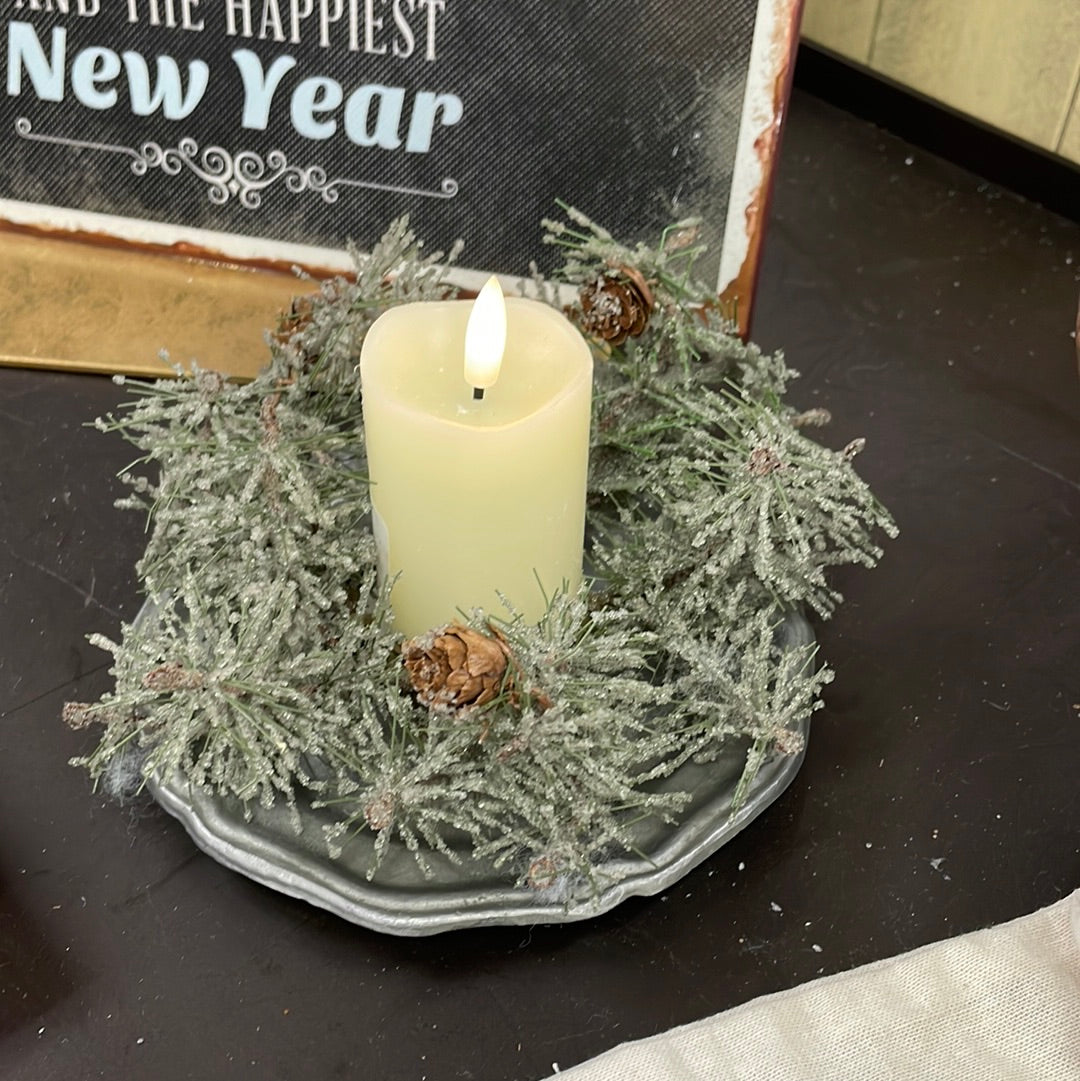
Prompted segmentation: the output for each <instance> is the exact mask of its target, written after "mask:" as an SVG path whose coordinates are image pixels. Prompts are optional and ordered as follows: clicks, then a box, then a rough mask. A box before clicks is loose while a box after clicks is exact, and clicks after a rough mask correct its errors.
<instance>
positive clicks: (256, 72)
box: [0, 0, 797, 288]
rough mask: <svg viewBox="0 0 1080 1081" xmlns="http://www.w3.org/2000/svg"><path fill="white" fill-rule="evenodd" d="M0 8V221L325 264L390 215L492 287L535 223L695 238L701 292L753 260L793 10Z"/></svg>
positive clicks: (454, 5)
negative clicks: (669, 228)
mask: <svg viewBox="0 0 1080 1081" xmlns="http://www.w3.org/2000/svg"><path fill="white" fill-rule="evenodd" d="M3 3H4V5H5V6H4V12H5V18H4V24H3V33H4V47H3V53H2V55H3V56H4V58H5V59H4V63H5V71H4V75H3V79H4V86H5V93H4V95H3V97H2V102H0V131H3V132H4V135H3V146H4V154H3V155H2V157H0V219H3V220H7V221H9V222H17V223H22V224H30V225H45V226H49V225H57V224H59V225H61V226H63V227H66V228H78V229H80V230H82V231H84V232H91V233H106V234H112V235H116V236H120V237H126V238H129V239H137V240H144V241H152V242H157V243H163V244H168V243H172V242H174V241H176V240H177V239H188V240H190V241H192V242H194V243H197V244H200V245H201V246H202V247H203V248H205V249H209V250H213V251H219V252H222V253H225V254H227V255H231V256H238V257H252V258H254V257H259V256H262V257H274V256H275V253H276V254H277V255H278V256H280V258H281V259H282V260H298V261H300V262H302V263H309V264H314V265H340V264H341V259H342V256H341V250H342V249H343V247H344V246H345V243H346V241H348V240H352V241H355V242H356V243H357V244H359V245H360V246H361V247H364V246H365V245H367V244H370V243H371V242H372V241H373V240H374V239H375V238H376V237H377V236H378V235H379V234H380V233H381V232H382V231H383V229H384V228H385V226H386V224H387V223H388V222H389V221H390V220H391V219H392V218H394V217H396V216H398V215H400V214H401V213H403V212H405V211H407V212H408V213H409V214H410V216H411V220H412V222H413V224H414V225H415V228H416V230H417V232H418V233H419V235H421V236H423V237H425V238H426V239H427V241H428V242H429V244H430V245H433V246H434V245H438V246H440V247H444V246H447V245H449V244H450V243H451V242H452V241H453V240H454V239H456V238H459V237H460V238H462V239H463V240H464V241H465V252H464V257H463V263H464V265H466V266H468V267H473V268H477V269H482V270H484V271H492V270H494V271H499V272H505V273H507V274H512V275H513V274H524V273H526V272H527V266H528V261H529V259H530V258H535V257H536V256H537V255H539V254H542V250H541V249H540V247H539V244H538V241H539V236H540V230H539V221H540V219H541V218H542V217H544V216H548V215H551V214H552V213H553V212H554V210H555V207H554V201H555V200H556V199H557V198H558V199H563V200H566V201H567V202H569V203H571V204H573V205H576V206H578V207H580V208H581V209H582V210H584V211H585V212H586V213H588V214H589V215H590V216H591V217H593V218H594V219H596V220H598V221H600V222H602V223H603V224H605V225H606V226H607V227H608V228H609V229H611V230H612V232H614V233H615V234H616V235H620V236H623V237H626V238H629V239H634V238H638V237H644V236H647V235H653V234H654V233H655V231H656V230H657V229H658V228H659V227H661V226H663V225H665V224H667V223H669V222H670V221H672V220H674V219H675V218H679V217H682V216H686V215H691V214H696V215H700V216H701V217H702V219H703V220H704V230H705V237H704V238H705V239H706V240H708V241H710V242H711V243H712V244H713V246H714V248H715V250H716V252H717V257H716V264H715V266H714V267H713V268H712V269H713V270H714V271H715V273H716V274H717V277H718V285H719V287H721V288H723V287H724V286H726V285H728V284H729V283H730V282H731V281H733V280H735V279H737V278H738V277H739V275H740V272H742V274H743V277H744V278H745V277H746V264H747V259H748V255H749V256H750V257H752V254H753V248H754V233H755V229H756V227H757V223H758V221H759V218H760V213H761V204H762V201H763V200H762V193H763V191H764V189H765V184H766V182H767V174H768V161H767V160H764V161H763V158H764V159H767V157H768V155H769V153H770V152H771V149H772V146H773V143H774V136H775V129H776V124H777V122H778V121H777V118H778V114H779V103H780V101H781V99H782V91H783V88H784V86H783V76H784V73H785V71H786V67H787V62H788V53H789V51H790V46H791V41H792V35H793V33H794V22H795V19H796V15H795V8H796V7H797V2H796V0H763V3H762V4H761V6H760V10H759V5H758V4H757V3H756V2H755V0H725V2H721V0H679V2H678V3H672V2H671V0H621V2H619V3H613V2H611V0H562V2H557V0H516V2H511V0H3ZM722 248H723V249H724V250H723V258H722V260H721V256H720V253H721V249H722ZM751 261H752V258H751ZM721 262H722V264H723V265H721ZM744 285H745V283H744Z"/></svg>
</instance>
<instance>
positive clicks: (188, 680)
mask: <svg viewBox="0 0 1080 1081" xmlns="http://www.w3.org/2000/svg"><path fill="white" fill-rule="evenodd" d="M142 685H143V686H144V687H145V688H146V689H147V690H148V691H157V692H159V693H168V692H170V691H197V690H198V689H199V688H200V687H203V686H205V685H206V677H205V676H204V675H203V674H202V672H196V671H195V670H194V669H191V668H185V667H184V666H183V665H182V664H177V663H176V662H175V661H169V662H168V663H167V664H160V665H158V667H157V668H152V669H151V670H150V671H149V672H147V673H146V675H145V676H143V678H142Z"/></svg>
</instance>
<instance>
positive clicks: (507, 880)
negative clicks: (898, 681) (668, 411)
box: [147, 615, 814, 936]
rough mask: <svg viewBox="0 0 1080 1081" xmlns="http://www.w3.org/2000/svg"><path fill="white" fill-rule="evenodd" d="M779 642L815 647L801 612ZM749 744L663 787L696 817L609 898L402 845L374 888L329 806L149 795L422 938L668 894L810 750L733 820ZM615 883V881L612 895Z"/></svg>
mask: <svg viewBox="0 0 1080 1081" xmlns="http://www.w3.org/2000/svg"><path fill="white" fill-rule="evenodd" d="M779 637H780V642H781V644H782V645H784V646H785V647H788V648H796V647H799V646H803V645H808V644H810V643H812V642H813V641H814V633H813V631H812V629H811V628H810V625H809V624H808V623H807V622H806V620H805V619H804V618H803V617H802V616H801V615H792V616H790V617H789V618H788V620H787V621H786V622H785V623H784V624H783V626H782V627H781V628H780V636H779ZM801 733H802V735H803V737H804V739H805V738H806V737H807V736H808V734H809V721H808V720H807V721H804V722H803V725H802V728H801ZM746 748H747V744H746V742H745V741H738V742H733V744H732V747H731V749H730V750H728V751H725V752H724V753H723V754H722V755H721V756H720V758H718V759H717V760H716V761H713V762H709V763H707V764H700V763H693V762H691V763H687V764H686V765H685V766H683V767H682V768H681V769H679V770H678V771H677V772H676V773H675V774H673V775H672V776H671V777H669V778H667V779H666V780H665V781H664V782H663V783H662V785H661V786H660V787H662V788H663V789H665V790H668V791H682V792H689V793H691V794H692V800H691V802H690V804H689V805H688V807H687V809H686V811H685V812H684V813H683V815H682V817H681V818H680V819H679V821H678V822H677V823H675V824H673V825H672V824H667V823H663V822H658V821H655V820H648V821H643V822H641V823H639V824H638V825H637V826H636V827H635V840H636V847H637V849H638V852H639V853H640V855H625V856H619V857H617V858H613V859H611V860H609V861H608V862H605V863H602V864H600V865H599V866H598V867H597V868H596V872H597V878H598V881H599V882H600V883H601V888H600V890H599V892H594V890H593V887H592V886H590V885H588V884H585V883H581V884H579V885H575V884H573V883H570V884H568V883H566V882H562V883H556V885H555V886H553V887H552V888H550V889H547V890H536V889H532V888H529V887H527V886H515V885H514V878H515V877H516V876H515V875H514V874H512V873H508V872H507V871H505V870H504V871H501V872H500V871H497V870H495V869H494V868H493V867H491V866H490V865H486V864H483V863H480V862H478V861H476V860H473V859H472V858H470V857H469V856H467V855H464V854H463V857H462V862H461V863H460V864H455V863H453V862H451V861H450V860H449V859H447V858H446V857H444V856H440V855H439V854H438V853H431V854H430V855H429V856H428V862H429V864H430V865H431V867H432V868H433V870H434V874H433V876H432V877H427V878H426V877H424V875H423V874H422V873H421V871H420V869H419V867H418V866H417V864H416V861H415V860H414V858H413V856H412V854H411V853H410V852H408V851H407V850H406V849H405V846H404V845H402V844H400V843H397V844H392V845H391V847H390V851H389V852H388V853H387V855H386V856H385V858H384V860H383V863H382V866H381V867H380V868H379V871H378V873H377V875H376V876H375V878H374V879H373V880H372V881H368V879H367V877H366V869H367V867H368V866H369V864H370V859H371V855H372V850H373V846H374V843H375V838H374V836H373V835H372V834H370V833H369V832H367V831H365V832H364V833H362V834H360V835H358V836H357V837H355V838H353V839H352V840H351V841H350V842H349V843H348V844H347V845H346V847H345V850H344V851H343V853H342V854H341V856H340V857H339V858H337V859H331V858H330V857H329V856H328V854H327V851H326V845H325V842H324V839H323V838H324V833H323V826H324V825H329V824H330V823H331V822H332V821H333V819H332V817H331V815H330V813H329V812H327V811H325V810H320V809H317V808H314V807H312V806H310V804H307V803H304V802H303V801H301V800H298V801H297V808H298V811H299V816H300V827H301V828H300V831H299V832H297V830H296V829H295V821H296V818H295V814H294V812H290V811H289V809H288V808H286V807H284V806H278V805H275V806H273V807H271V808H269V809H267V808H263V807H254V808H248V810H249V813H250V818H248V819H245V817H244V808H243V806H242V805H241V804H240V803H239V801H237V800H235V799H232V798H226V797H221V796H217V795H215V794H214V793H212V792H210V791H208V790H206V789H202V788H197V787H195V786H193V785H191V784H190V783H189V782H188V781H187V780H186V779H185V778H183V777H179V776H173V777H170V778H167V779H165V778H161V777H151V778H149V780H148V782H147V787H148V788H149V790H150V792H151V794H152V795H153V797H154V799H155V800H156V801H157V802H158V803H159V804H160V805H161V806H162V807H163V808H164V809H165V810H166V811H168V812H169V813H170V814H172V815H175V816H176V817H177V818H178V819H179V820H180V821H181V822H182V823H183V824H184V827H185V828H186V829H187V831H188V833H189V834H190V835H191V837H192V839H193V840H194V842H195V844H196V845H198V846H199V848H201V849H202V850H203V851H204V852H206V853H208V854H209V855H210V856H212V857H213V858H214V859H215V860H217V861H218V862H219V863H221V864H223V865H224V866H226V867H229V868H231V869H232V870H234V871H239V872H240V873H241V874H243V875H247V877H248V878H252V879H254V880H255V881H256V882H261V883H262V884H263V885H265V886H269V887H270V888H271V889H275V890H278V891H279V892H281V893H285V894H288V895H289V896H291V897H299V898H302V899H303V900H305V901H308V902H310V903H311V904H313V905H317V906H319V907H320V908H325V909H328V910H329V911H330V912H333V913H335V914H336V915H338V916H341V917H342V918H343V919H346V920H349V921H351V922H352V923H357V924H360V925H361V926H363V927H368V928H371V929H372V930H376V931H383V932H386V933H389V934H394V935H408V936H418V935H432V934H437V933H439V932H441V931H451V930H455V929H458V928H465V927H487V926H493V925H496V924H536V923H569V922H572V921H575V920H583V919H589V918H590V917H593V916H598V915H600V914H601V913H603V912H607V911H609V910H610V909H612V908H614V907H615V906H616V905H617V904H619V903H620V902H621V901H624V900H626V899H627V898H628V897H634V896H649V895H652V894H655V893H659V892H660V891H661V890H663V889H666V888H667V887H668V886H670V885H671V884H672V883H674V882H677V881H678V880H679V879H680V878H682V877H683V875H685V874H686V873H687V872H688V871H690V870H692V869H693V868H694V867H696V866H697V865H698V864H699V863H701V862H702V861H703V860H705V859H706V858H708V857H709V856H710V855H712V854H713V853H714V852H715V851H716V850H717V849H718V848H719V847H720V846H721V845H723V844H725V843H726V842H727V841H729V840H730V839H731V838H732V837H734V836H735V835H736V834H737V833H739V832H740V831H741V830H742V829H744V828H745V827H746V826H747V825H749V824H750V823H751V822H752V821H753V820H754V819H755V818H757V816H758V815H759V814H761V813H762V811H764V810H765V808H766V807H768V806H769V804H771V803H772V802H773V801H774V800H775V799H776V798H777V797H778V796H779V795H780V794H781V793H782V792H783V791H784V789H785V788H787V786H788V785H789V784H790V783H791V780H792V778H793V777H794V776H795V774H796V773H797V772H798V770H799V767H800V766H801V765H802V760H803V754H798V755H779V754H778V755H773V756H770V757H769V758H767V759H766V761H765V762H764V763H763V765H762V767H761V769H760V771H759V772H758V775H757V777H756V778H755V779H754V782H753V784H752V786H751V788H750V792H749V794H748V796H747V799H746V801H745V802H744V803H743V805H742V807H741V808H740V809H739V810H738V811H737V812H736V813H735V814H732V813H731V799H732V795H733V794H734V791H735V786H736V784H737V783H738V780H739V776H740V774H741V772H742V768H743V763H744V761H745V754H746ZM804 753H805V752H804ZM463 852H464V850H463ZM605 879H607V880H610V881H611V883H612V884H611V885H610V886H608V887H606V888H605V887H603V882H604V880H605Z"/></svg>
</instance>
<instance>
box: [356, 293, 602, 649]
mask: <svg viewBox="0 0 1080 1081" xmlns="http://www.w3.org/2000/svg"><path fill="white" fill-rule="evenodd" d="M470 316H473V318H472V319H470ZM467 330H468V333H467V332H466V331H467ZM503 334H505V351H504V349H503V345H502V335H503ZM360 379H361V386H362V388H363V410H364V427H365V441H366V444H367V457H368V473H369V476H370V477H371V482H372V488H371V501H372V517H373V532H374V535H375V539H376V543H377V545H378V549H379V558H380V564H381V568H382V570H383V573H384V574H386V575H389V576H391V577H392V578H394V585H393V588H392V591H391V595H390V599H391V603H392V605H393V608H394V625H395V626H396V628H397V629H398V630H400V631H401V632H402V633H404V634H406V635H410V636H411V635H417V634H422V633H423V632H424V631H426V630H429V629H431V628H433V627H438V626H441V625H443V624H445V623H449V622H451V621H453V620H455V619H459V618H460V613H461V612H468V611H469V610H470V609H472V608H475V607H481V608H483V609H485V610H486V611H488V612H491V613H493V614H496V615H499V614H501V613H503V612H505V609H504V608H503V606H502V603H501V601H500V599H499V594H502V595H503V596H505V597H506V598H507V599H508V600H509V601H510V602H511V604H513V606H514V608H515V609H516V610H517V611H519V612H521V614H522V615H523V617H524V618H525V619H526V620H529V621H530V622H536V621H538V620H539V619H540V618H541V616H543V614H544V612H545V610H546V608H547V604H548V600H549V598H550V597H551V596H552V595H553V594H554V593H556V592H557V591H559V590H561V589H563V588H568V589H575V588H577V586H578V584H579V583H580V581H581V560H582V548H583V542H584V533H585V489H586V481H587V470H588V454H589V420H590V413H591V404H592V354H591V353H590V351H589V347H588V345H587V344H586V342H585V340H584V338H582V336H581V335H580V334H579V333H578V331H577V330H576V329H575V328H574V327H573V326H572V325H571V324H570V323H569V322H568V321H567V320H566V318H565V317H564V316H563V315H562V314H561V313H560V312H558V311H556V310H555V309H553V308H551V307H549V306H547V305H546V304H540V303H538V302H536V301H532V300H523V299H518V298H511V299H509V300H506V301H503V298H502V295H501V292H500V291H499V290H498V283H497V281H496V280H495V279H492V281H491V282H489V284H488V285H487V286H485V287H484V290H482V291H481V296H480V297H478V298H477V301H476V303H475V305H474V304H472V303H470V302H468V301H460V300H451V301H439V302H427V303H416V304H404V305H401V306H400V307H396V308H391V309H390V310H389V311H387V312H385V313H384V314H383V315H382V316H380V317H379V319H378V320H376V322H375V324H374V325H373V326H372V327H371V329H370V330H369V331H368V333H367V336H366V338H365V340H364V345H363V348H362V350H361V354H360Z"/></svg>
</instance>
